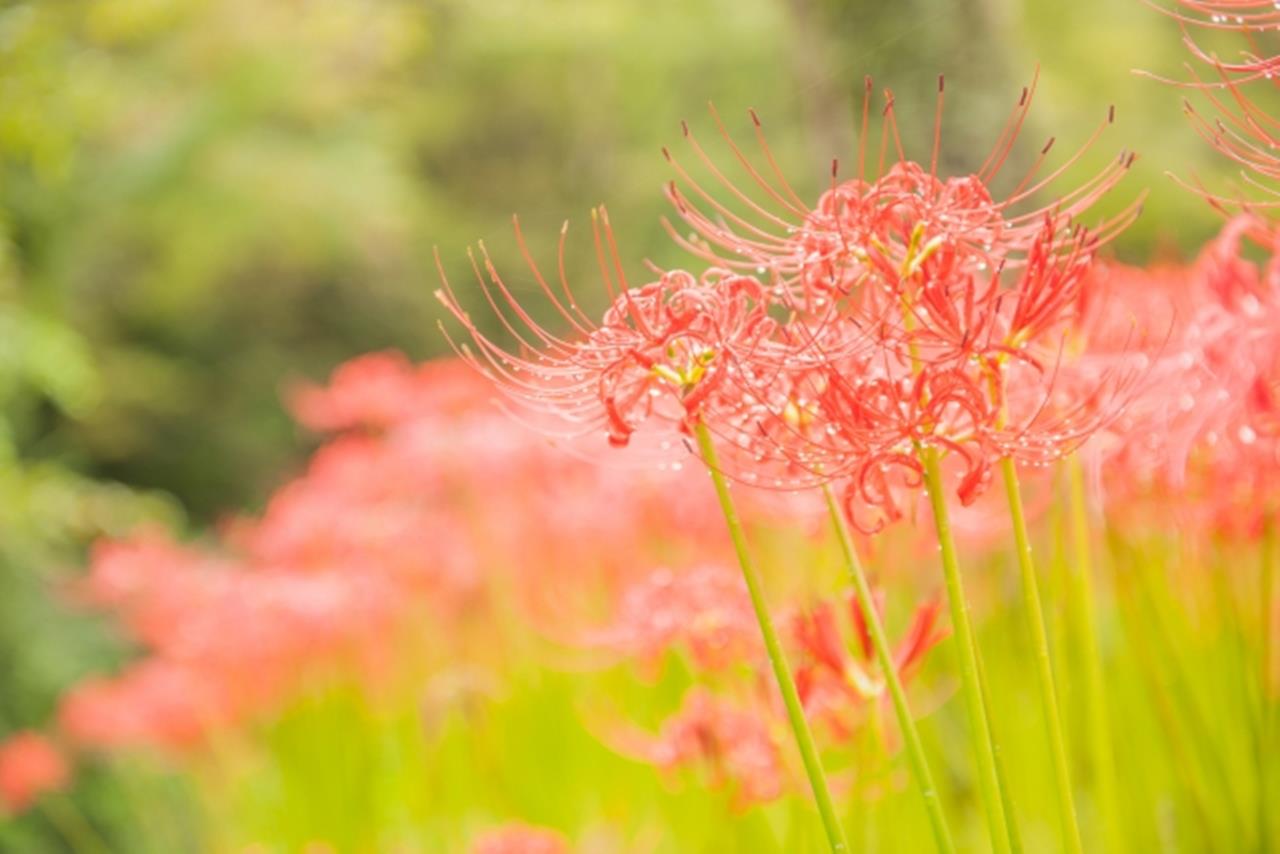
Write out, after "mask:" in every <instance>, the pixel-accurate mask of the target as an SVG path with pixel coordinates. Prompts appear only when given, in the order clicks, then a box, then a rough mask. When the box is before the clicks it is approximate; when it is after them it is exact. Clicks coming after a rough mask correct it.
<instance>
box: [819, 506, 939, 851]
mask: <svg viewBox="0 0 1280 854" xmlns="http://www.w3.org/2000/svg"><path fill="white" fill-rule="evenodd" d="M822 492H823V497H825V498H826V500H827V510H828V511H830V514H831V524H832V525H833V526H834V527H835V529H836V535H837V538H838V539H839V540H840V550H841V552H842V553H843V555H844V560H845V565H846V567H847V568H848V570H849V578H850V579H851V580H852V581H853V589H854V592H855V593H856V595H857V597H858V604H859V605H860V606H861V607H862V612H863V614H864V615H865V616H866V622H867V631H868V633H869V634H870V635H871V646H872V648H873V649H874V650H875V654H876V661H877V662H878V663H879V665H880V672H881V675H882V676H883V677H884V680H885V684H886V685H887V686H888V688H889V697H890V698H891V699H892V701H893V711H894V713H895V714H896V715H897V717H898V728H899V729H900V730H901V731H902V740H903V742H905V744H906V748H907V758H908V760H909V761H910V762H911V772H912V774H914V775H915V778H916V784H917V785H918V786H919V788H920V796H921V797H922V798H923V799H924V808H925V812H927V813H928V815H929V824H930V827H931V828H932V830H933V838H934V842H935V843H936V844H937V846H938V850H939V851H943V852H952V851H955V843H954V842H952V840H951V830H950V828H949V827H948V826H947V817H946V814H945V813H944V812H943V810H942V801H941V799H940V798H939V796H938V788H937V786H936V785H934V782H933V774H932V772H931V771H930V770H929V761H928V759H927V758H925V753H924V745H923V744H922V743H921V741H920V732H919V731H918V730H917V729H916V722H915V718H914V717H912V715H911V707H910V706H909V705H908V704H907V694H906V692H905V691H904V690H903V688H902V680H901V679H900V678H899V676H898V669H897V668H896V667H895V666H894V663H893V652H892V650H890V649H889V639H888V637H886V635H885V631H884V624H883V623H882V622H881V620H880V614H879V613H878V612H877V611H876V605H875V599H874V597H873V596H872V595H871V585H870V584H869V583H868V582H867V574H866V572H865V570H864V569H863V567H862V561H861V559H860V558H859V557H858V552H857V550H856V549H854V546H853V539H852V537H850V536H849V526H848V524H847V523H846V522H845V518H844V514H843V513H841V512H840V506H839V504H838V503H837V502H836V497H835V495H834V494H833V493H832V491H831V487H830V486H827V485H824V486H823V487H822Z"/></svg>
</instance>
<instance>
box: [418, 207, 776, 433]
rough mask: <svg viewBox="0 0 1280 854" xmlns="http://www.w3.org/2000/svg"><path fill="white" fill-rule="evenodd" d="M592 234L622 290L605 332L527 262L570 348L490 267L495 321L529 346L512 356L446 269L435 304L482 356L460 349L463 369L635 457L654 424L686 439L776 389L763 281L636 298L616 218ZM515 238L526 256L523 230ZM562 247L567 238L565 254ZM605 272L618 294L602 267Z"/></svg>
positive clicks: (683, 280)
mask: <svg viewBox="0 0 1280 854" xmlns="http://www.w3.org/2000/svg"><path fill="white" fill-rule="evenodd" d="M593 226H594V228H595V234H596V243H597V247H599V246H600V243H601V238H602V235H603V236H604V237H605V238H607V242H608V245H609V246H610V251H611V258H612V264H613V267H614V269H615V270H616V275H617V279H618V283H617V293H616V294H615V295H614V297H613V302H612V304H611V305H610V306H609V308H608V309H607V310H606V311H605V312H604V315H603V317H602V318H601V320H600V321H599V322H598V323H595V322H592V321H590V320H588V319H587V318H586V317H585V316H584V315H583V314H582V313H581V312H580V311H579V310H578V309H577V304H576V300H575V298H574V297H573V296H572V295H571V294H570V292H569V287H568V284H567V283H565V282H564V281H563V279H562V281H561V285H562V290H563V292H564V294H565V295H564V297H563V298H561V297H558V296H557V295H556V293H555V291H554V290H552V288H551V287H550V286H549V285H548V284H547V283H546V281H545V279H544V278H543V276H542V274H541V272H540V271H539V270H538V268H537V266H536V265H535V264H534V262H533V260H532V258H531V257H529V255H528V253H527V252H526V259H528V263H529V268H530V270H531V271H532V272H533V275H534V278H535V279H536V280H537V281H538V283H539V284H540V285H541V287H542V292H543V294H544V296H545V297H546V299H547V301H548V302H549V303H550V304H551V305H552V306H553V307H554V309H555V310H556V311H557V312H558V313H559V314H560V316H561V318H562V320H563V321H564V322H565V323H567V324H568V326H569V327H570V330H571V332H570V334H571V337H570V338H568V339H565V338H560V337H558V336H556V335H555V334H553V333H552V332H550V331H548V330H547V329H545V328H544V327H543V326H541V325H540V324H538V323H537V322H536V321H535V320H534V319H533V318H532V317H531V316H530V315H529V313H528V312H527V311H526V310H525V309H524V308H523V307H522V306H521V305H520V303H519V302H517V301H516V300H515V298H514V297H513V296H512V294H511V292H510V290H508V288H507V286H506V284H505V283H504V282H503V280H502V278H501V277H500V276H499V274H498V272H497V270H496V269H495V268H494V266H493V265H492V263H490V262H489V259H488V257H487V255H486V256H485V258H484V261H485V264H484V267H485V271H486V273H487V275H488V282H486V280H485V276H484V275H482V274H481V273H480V270H479V267H478V266H477V267H476V270H475V273H476V281H477V283H478V285H479V287H480V290H481V291H482V292H483V293H484V295H485V298H486V300H487V301H488V303H489V305H490V306H491V307H492V309H493V313H494V316H495V317H496V318H497V320H498V321H499V322H500V324H501V325H502V326H503V327H504V328H505V329H506V331H507V332H508V333H509V334H510V335H511V337H512V338H514V339H515V341H516V342H517V343H518V345H519V350H518V352H513V351H511V350H508V349H506V348H504V347H503V346H501V345H500V344H498V343H497V342H495V341H494V339H493V338H492V337H490V336H489V335H487V334H485V333H484V332H483V331H482V330H481V329H480V328H479V327H478V326H477V325H476V324H475V323H473V322H472V320H471V318H470V316H469V315H468V314H467V312H466V311H465V310H464V309H463V307H462V303H461V302H460V301H459V299H458V297H457V295H456V294H455V292H454V290H453V288H452V287H451V286H450V285H449V282H448V279H447V278H446V277H445V276H444V271H443V268H441V271H440V274H441V278H442V281H443V282H444V287H443V289H442V290H441V291H438V292H437V295H438V296H439V298H440V300H441V301H442V302H443V303H444V305H445V307H446V308H448V310H449V311H450V312H451V313H452V314H453V315H454V316H455V317H456V318H457V319H458V320H459V321H460V322H461V323H462V324H463V326H464V327H465V328H466V330H467V332H468V333H469V334H470V336H471V338H472V340H473V342H474V344H475V347H476V352H474V353H473V352H472V351H471V350H470V348H467V347H459V348H458V349H459V352H460V353H461V354H462V355H463V357H464V358H466V359H468V360H469V361H471V362H472V363H473V364H474V365H475V366H476V367H477V368H479V369H480V370H482V371H484V372H485V373H486V374H488V375H490V376H491V377H492V378H493V379H494V380H495V381H496V383H497V385H498V387H499V388H500V389H502V390H503V391H504V392H506V393H507V394H508V395H509V396H511V397H512V398H513V399H515V400H516V401H518V402H519V403H521V404H523V405H524V406H525V407H527V408H529V409H531V410H534V411H540V412H546V413H549V414H551V415H553V416H555V417H556V418H558V419H560V420H562V421H564V422H566V423H568V424H569V425H572V428H573V429H574V431H575V432H578V433H583V434H590V433H593V432H595V431H597V430H601V429H603V430H604V431H605V433H606V435H607V436H608V439H609V442H610V444H613V445H617V446H621V445H626V444H627V443H628V442H629V441H630V439H631V435H632V434H633V433H634V432H635V431H636V430H637V429H638V428H639V427H640V426H641V425H642V424H643V423H644V422H646V421H649V420H651V419H653V420H657V421H659V422H667V423H671V424H676V425H678V426H679V427H680V428H681V429H682V430H684V431H685V432H688V430H689V427H690V425H691V424H692V423H693V421H695V420H698V419H707V418H708V412H714V411H717V410H721V411H726V412H731V411H733V410H736V409H738V408H739V407H741V405H742V399H743V397H742V396H743V389H744V388H749V387H757V388H765V387H767V386H768V384H769V382H770V381H771V379H772V377H773V376H774V375H776V373H777V370H778V366H779V365H780V363H781V357H780V356H778V355H776V354H773V355H771V352H772V351H773V349H774V347H773V344H772V341H771V339H773V338H774V337H775V336H776V334H777V332H778V328H779V327H778V324H777V323H776V322H775V321H774V320H773V319H772V318H771V317H770V316H769V314H768V305H767V302H766V300H765V294H764V291H763V288H762V286H761V285H760V283H759V282H758V281H756V280H755V279H753V278H750V277H747V276H740V275H734V274H730V273H726V272H724V271H722V270H714V269H713V270H708V271H707V272H705V273H704V274H702V275H701V276H695V275H693V274H692V273H688V272H685V271H683V270H673V271H669V272H665V273H662V274H661V276H660V277H659V278H658V279H656V280H654V281H651V282H648V283H646V284H643V285H641V286H639V287H635V288H633V287H631V286H630V285H629V284H628V283H627V280H626V277H625V274H624V273H623V270H622V262H621V259H620V258H619V257H618V256H617V252H616V249H615V248H614V239H613V234H612V230H611V228H610V226H609V222H608V218H607V217H606V216H604V215H603V214H599V215H597V216H596V217H594V218H593ZM517 237H519V239H520V243H521V246H522V247H523V245H524V242H523V237H521V236H520V232H519V229H518V228H517ZM563 247H564V233H563V232H562V234H561V253H563ZM482 251H483V247H482ZM600 269H601V275H602V277H603V279H604V283H605V287H606V289H608V291H609V292H610V293H611V294H613V293H614V285H613V280H612V276H611V274H610V272H609V269H608V265H607V263H606V262H605V260H604V257H603V255H602V256H601V266H600ZM561 270H562V271H563V263H562V264H561ZM495 291H496V292H497V294H498V295H499V296H495V293H494V292H495ZM503 305H505V306H506V310H507V311H509V312H510V314H511V315H512V316H513V317H512V318H508V317H507V313H506V311H504V310H503V308H502V306H503Z"/></svg>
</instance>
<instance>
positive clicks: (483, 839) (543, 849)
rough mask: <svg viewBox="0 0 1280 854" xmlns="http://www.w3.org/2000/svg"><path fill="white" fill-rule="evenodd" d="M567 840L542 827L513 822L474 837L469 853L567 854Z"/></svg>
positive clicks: (557, 833)
mask: <svg viewBox="0 0 1280 854" xmlns="http://www.w3.org/2000/svg"><path fill="white" fill-rule="evenodd" d="M569 850H570V849H569V841H568V840H567V839H565V838H564V836H563V835H562V834H560V833H559V832H557V831H554V830H548V829H547V828H544V827H534V826H532V825H528V824H521V823H519V822H513V823H511V824H507V825H503V826H502V827H498V828H494V829H493V830H488V831H485V832H484V833H482V834H481V835H480V836H478V837H476V840H475V841H474V842H473V843H472V844H471V854H569Z"/></svg>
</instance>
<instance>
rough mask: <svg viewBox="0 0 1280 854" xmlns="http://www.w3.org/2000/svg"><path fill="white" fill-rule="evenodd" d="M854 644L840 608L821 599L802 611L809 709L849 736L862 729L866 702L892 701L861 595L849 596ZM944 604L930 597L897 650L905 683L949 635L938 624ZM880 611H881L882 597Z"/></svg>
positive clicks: (797, 632)
mask: <svg viewBox="0 0 1280 854" xmlns="http://www.w3.org/2000/svg"><path fill="white" fill-rule="evenodd" d="M847 606H848V609H849V611H848V613H849V627H850V628H851V629H852V632H853V637H854V641H855V643H854V644H853V646H852V648H851V646H850V644H849V643H848V642H847V641H846V640H845V635H844V633H843V632H842V631H841V628H840V623H839V620H838V618H837V616H836V610H835V608H834V607H833V605H832V604H831V603H830V602H822V603H819V604H818V605H816V606H814V607H813V608H811V609H809V610H808V611H806V612H801V613H799V614H797V615H796V616H795V617H794V618H793V619H792V623H791V631H792V636H793V638H794V642H795V644H796V646H797V647H798V648H799V650H800V652H801V655H802V656H803V659H802V661H801V663H800V664H799V665H798V666H797V669H796V684H797V686H798V687H799V689H800V697H801V699H802V701H803V702H804V704H805V708H806V710H807V711H808V713H809V714H810V715H812V716H816V717H819V718H821V719H822V720H824V721H825V722H826V723H827V725H828V726H829V727H830V728H831V730H832V731H833V732H834V733H836V735H837V737H840V738H848V737H849V736H850V735H851V734H852V733H853V732H855V731H856V729H857V724H858V721H859V719H858V718H857V715H858V714H860V710H861V707H862V706H863V705H864V704H866V703H876V704H880V705H887V703H888V702H889V698H888V694H887V688H886V686H885V682H884V675H883V674H882V673H880V668H879V666H878V664H877V662H876V658H875V651H874V649H873V648H872V646H871V635H870V634H869V632H868V629H867V621H866V614H865V613H864V612H863V610H862V608H861V606H860V605H859V604H858V602H857V600H856V598H855V597H854V596H852V595H849V597H848V599H847ZM941 608H942V606H941V603H940V602H937V601H931V602H926V603H924V604H921V605H919V606H918V607H917V608H916V610H915V613H914V614H913V615H912V618H911V624H910V626H909V627H908V629H907V631H906V633H905V634H904V635H903V637H902V639H901V640H900V641H899V642H898V646H897V648H896V649H895V650H894V652H893V666H894V669H895V670H896V671H897V672H898V675H899V677H900V678H901V679H902V681H903V682H906V681H907V680H908V679H909V678H910V677H911V676H912V675H913V674H914V673H915V671H916V670H917V669H918V668H919V666H920V663H921V662H922V660H923V658H924V656H925V654H926V653H927V652H928V651H929V650H930V649H932V648H933V647H934V646H936V645H937V644H938V643H939V642H941V641H942V640H943V638H945V637H946V636H947V634H948V632H947V631H946V630H945V629H940V628H939V627H938V618H939V617H940V616H941ZM877 610H881V607H880V603H879V602H877Z"/></svg>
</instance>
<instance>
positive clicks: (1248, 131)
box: [1149, 0, 1280, 209]
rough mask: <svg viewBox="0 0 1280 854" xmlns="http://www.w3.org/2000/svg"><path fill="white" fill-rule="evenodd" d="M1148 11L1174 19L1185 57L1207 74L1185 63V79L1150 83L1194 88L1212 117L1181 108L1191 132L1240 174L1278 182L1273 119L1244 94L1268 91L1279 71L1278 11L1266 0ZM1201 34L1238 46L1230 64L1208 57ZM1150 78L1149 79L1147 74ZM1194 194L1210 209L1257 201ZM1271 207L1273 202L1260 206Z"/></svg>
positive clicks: (1278, 134)
mask: <svg viewBox="0 0 1280 854" xmlns="http://www.w3.org/2000/svg"><path fill="white" fill-rule="evenodd" d="M1150 5H1152V6H1155V8H1157V9H1159V10H1160V11H1162V12H1164V13H1165V14H1167V15H1170V16H1171V17H1173V18H1174V19H1176V20H1177V21H1178V23H1179V25H1180V26H1181V27H1182V30H1183V42H1184V44H1185V45H1186V46H1187V49H1188V51H1189V52H1190V54H1191V55H1192V57H1193V58H1194V59H1195V60H1196V61H1197V62H1198V63H1200V64H1201V65H1202V66H1208V67H1209V69H1210V70H1211V71H1212V75H1211V76H1205V75H1202V73H1201V72H1199V71H1197V67H1196V66H1195V65H1192V64H1191V63H1188V64H1187V70H1188V73H1189V74H1190V76H1191V79H1190V80H1189V81H1175V80H1168V79H1166V78H1157V79H1160V80H1162V81H1163V82H1166V83H1174V84H1177V85H1182V86H1187V87H1191V88H1195V89H1197V90H1199V91H1200V92H1201V93H1202V94H1203V95H1204V96H1205V97H1206V98H1207V99H1208V101H1209V103H1210V105H1211V106H1212V107H1213V109H1214V113H1215V115H1214V116H1212V117H1211V116H1207V115H1204V114H1202V113H1201V112H1200V111H1198V110H1197V109H1196V108H1195V106H1194V105H1192V104H1191V102H1190V101H1187V102H1185V104H1184V110H1185V112H1186V114H1187V117H1188V118H1189V119H1190V121H1191V125H1192V127H1193V128H1195V130H1196V132H1197V133H1198V134H1199V135H1200V136H1201V137H1202V138H1204V139H1205V140H1206V141H1208V142H1209V144H1210V145H1212V146H1213V147H1214V148H1215V149H1216V150H1217V151H1218V152H1220V153H1221V154H1223V155H1225V156H1226V157H1228V158H1230V159H1231V160H1233V161H1234V162H1236V163H1238V164H1240V165H1241V166H1243V167H1245V169H1246V170H1248V172H1251V173H1253V174H1254V175H1257V176H1260V177H1262V178H1265V179H1268V180H1270V181H1275V180H1277V179H1280V156H1278V155H1277V154H1276V148H1277V146H1280V120H1278V119H1277V118H1276V117H1274V116H1272V115H1271V114H1270V113H1268V112H1267V110H1266V109H1264V108H1263V107H1262V106H1261V105H1259V104H1258V103H1257V101H1255V100H1254V99H1253V97H1251V95H1250V93H1249V90H1250V89H1252V88H1253V87H1254V86H1255V85H1256V86H1262V87H1275V85H1276V80H1275V78H1276V75H1277V74H1278V73H1280V50H1277V42H1276V31H1277V29H1280V10H1278V9H1277V8H1276V6H1275V4H1274V3H1272V2H1270V0H1177V4H1176V5H1175V6H1174V7H1172V8H1170V7H1166V6H1162V5H1159V4H1156V3H1151V4H1150ZM1193 29H1194V30H1200V31H1202V32H1205V33H1211V34H1217V33H1232V34H1237V35H1239V36H1240V38H1241V41H1242V42H1243V45H1242V48H1241V50H1240V52H1239V55H1238V56H1237V57H1236V58H1235V59H1234V60H1228V59H1224V58H1222V57H1220V56H1219V55H1218V54H1217V52H1216V51H1213V50H1210V49H1207V48H1205V47H1204V46H1203V45H1202V44H1201V43H1200V42H1199V41H1197V39H1196V37H1195V36H1194V35H1193V34H1192V30H1193ZM1149 76H1153V77H1154V76H1155V75H1149ZM1245 180H1246V181H1247V182H1248V183H1249V184H1250V185H1252V186H1253V187H1254V188H1257V189H1262V190H1263V191H1264V192H1265V193H1266V194H1267V195H1268V196H1274V195H1275V193H1276V189H1275V187H1274V186H1263V185H1261V184H1259V183H1258V182H1257V181H1256V180H1255V179H1254V178H1252V176H1250V175H1248V174H1246V175H1245ZM1193 189H1195V190H1196V191H1197V192H1199V193H1200V194H1201V195H1203V196H1204V197H1205V198H1207V199H1208V200H1209V201H1210V202H1211V203H1213V204H1214V205H1215V206H1217V207H1222V208H1226V207H1229V206H1241V205H1243V206H1244V207H1245V208H1246V209H1247V208H1249V207H1253V206H1257V205H1258V204H1259V203H1258V202H1253V201H1244V200H1241V199H1228V198H1224V197H1222V196H1219V195H1215V194H1213V193H1211V192H1209V191H1208V190H1206V189H1205V188H1203V187H1201V186H1196V187H1194V188H1193ZM1261 204H1262V205H1263V206H1272V205H1274V204H1276V202H1275V200H1274V199H1271V200H1268V201H1265V202H1263V203H1261Z"/></svg>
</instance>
